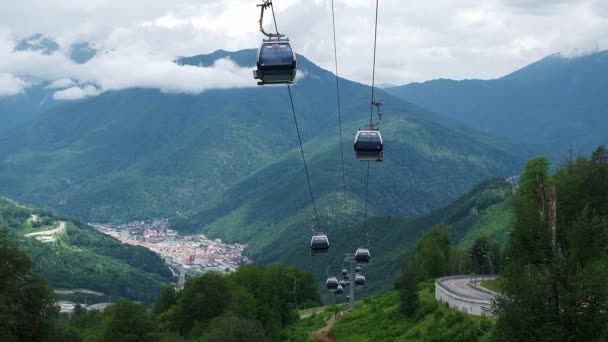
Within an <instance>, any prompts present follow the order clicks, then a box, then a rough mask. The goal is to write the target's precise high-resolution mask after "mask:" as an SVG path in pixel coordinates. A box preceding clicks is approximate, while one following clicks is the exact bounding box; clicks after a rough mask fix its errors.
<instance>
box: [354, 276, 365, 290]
mask: <svg viewBox="0 0 608 342" xmlns="http://www.w3.org/2000/svg"><path fill="white" fill-rule="evenodd" d="M364 286H365V276H364V275H361V274H357V276H356V277H355V287H364Z"/></svg>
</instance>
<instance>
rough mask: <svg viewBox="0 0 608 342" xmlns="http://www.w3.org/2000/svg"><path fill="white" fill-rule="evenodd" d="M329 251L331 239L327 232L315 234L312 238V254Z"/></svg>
mask: <svg viewBox="0 0 608 342" xmlns="http://www.w3.org/2000/svg"><path fill="white" fill-rule="evenodd" d="M328 252H329V239H328V238H327V235H325V234H315V235H313V237H312V239H310V253H311V254H312V255H323V254H327V253H328Z"/></svg>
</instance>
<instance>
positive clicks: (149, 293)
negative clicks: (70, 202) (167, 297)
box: [0, 199, 172, 303]
mask: <svg viewBox="0 0 608 342" xmlns="http://www.w3.org/2000/svg"><path fill="white" fill-rule="evenodd" d="M32 214H35V215H37V216H38V219H39V220H40V221H44V222H45V223H46V224H45V225H41V226H35V227H34V226H33V221H32V219H31V215H32ZM60 221H64V222H66V230H65V232H63V233H61V234H58V235H57V241H56V242H55V243H42V242H40V241H38V240H36V239H34V238H32V237H25V236H24V235H25V234H27V233H31V232H36V231H45V230H49V229H52V228H54V227H57V226H58V224H59V222H60ZM0 228H8V229H9V230H10V231H11V232H12V233H13V235H14V237H15V239H16V240H17V241H18V243H19V245H20V246H21V248H22V249H23V250H24V251H25V252H27V253H28V254H29V255H30V256H31V257H32V259H33V260H34V271H35V272H37V273H39V274H40V275H42V276H43V277H44V278H46V279H47V280H48V281H49V282H50V283H51V285H52V286H53V287H55V288H68V289H70V288H85V289H90V290H94V291H99V292H102V293H104V294H106V295H108V296H112V297H124V298H129V299H133V300H138V301H142V302H145V303H151V302H153V301H154V300H155V299H156V296H157V295H158V293H159V292H160V289H161V288H162V286H164V285H165V284H167V283H168V282H169V281H171V280H172V277H171V272H170V271H169V270H168V269H167V267H166V266H165V264H164V261H163V260H162V259H161V258H160V257H159V256H158V255H156V254H154V253H152V252H150V251H149V250H147V249H145V248H142V247H133V246H129V245H125V244H122V243H120V242H119V241H117V240H116V239H114V238H111V237H108V236H106V235H103V234H101V233H99V232H97V231H95V230H93V229H91V228H89V227H87V226H86V225H83V224H82V223H80V222H76V221H72V220H70V219H67V218H64V217H59V216H57V215H55V214H53V213H50V212H48V211H43V210H39V209H32V208H27V207H23V206H18V205H17V204H15V203H14V202H9V201H6V200H3V199H0Z"/></svg>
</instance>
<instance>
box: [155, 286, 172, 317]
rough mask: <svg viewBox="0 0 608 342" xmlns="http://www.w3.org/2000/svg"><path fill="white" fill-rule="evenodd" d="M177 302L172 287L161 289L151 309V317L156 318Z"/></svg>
mask: <svg viewBox="0 0 608 342" xmlns="http://www.w3.org/2000/svg"><path fill="white" fill-rule="evenodd" d="M176 302H177V291H176V290H175V287H174V286H173V285H167V286H165V287H164V288H163V290H162V291H161V293H160V296H158V299H157V300H156V302H155V303H154V307H153V308H152V316H153V317H158V316H159V315H160V314H162V313H164V312H166V311H167V310H169V309H170V308H171V307H172V306H173V305H175V303H176Z"/></svg>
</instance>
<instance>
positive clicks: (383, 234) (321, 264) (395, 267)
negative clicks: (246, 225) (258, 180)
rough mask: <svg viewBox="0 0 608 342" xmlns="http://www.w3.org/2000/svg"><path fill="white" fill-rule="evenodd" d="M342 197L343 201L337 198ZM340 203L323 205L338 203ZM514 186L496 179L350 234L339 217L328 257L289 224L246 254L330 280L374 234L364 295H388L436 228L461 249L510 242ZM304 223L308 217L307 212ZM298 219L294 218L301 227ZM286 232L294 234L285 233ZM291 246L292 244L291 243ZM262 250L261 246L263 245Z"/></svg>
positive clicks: (302, 231)
mask: <svg viewBox="0 0 608 342" xmlns="http://www.w3.org/2000/svg"><path fill="white" fill-rule="evenodd" d="M336 198H337V197H336ZM336 198H326V199H323V201H328V202H336ZM510 201H511V186H510V185H509V184H508V183H507V182H506V181H505V180H504V179H499V178H497V179H491V180H487V181H485V182H482V183H480V184H478V185H477V186H475V187H474V188H473V189H471V190H470V191H469V192H468V193H466V194H465V195H463V196H461V197H460V198H458V199H457V200H455V201H454V202H452V203H450V204H449V205H447V206H445V207H443V208H440V209H436V210H433V211H431V212H429V213H428V214H425V215H420V216H415V217H410V218H408V217H398V216H394V217H373V218H371V219H370V220H369V221H368V223H367V225H363V224H357V225H354V226H351V227H349V228H347V229H342V228H341V226H339V225H340V223H341V221H340V220H342V217H341V216H339V214H337V213H333V214H334V217H333V222H335V224H336V228H334V230H332V233H331V234H330V235H329V238H330V242H331V243H332V246H331V248H330V252H329V255H328V256H327V257H312V256H310V255H309V252H308V249H307V243H309V240H310V233H309V231H307V230H306V228H308V227H309V226H306V227H302V226H301V227H300V228H299V229H298V227H297V226H296V225H293V226H289V225H288V223H289V221H286V222H287V223H285V224H284V225H281V224H279V225H275V226H271V227H268V229H267V230H264V231H263V233H262V234H260V235H258V236H253V237H252V241H253V242H252V244H253V245H252V246H251V248H250V249H248V250H246V251H249V253H252V254H253V257H254V259H255V260H256V261H257V262H260V263H269V262H272V261H273V260H277V259H280V260H283V262H285V263H288V264H293V265H296V266H299V267H302V268H304V269H310V270H314V271H315V272H316V276H317V278H318V279H324V277H325V272H326V265H327V266H329V268H330V271H331V272H334V273H337V272H339V271H340V270H341V269H342V268H343V264H342V260H343V253H345V252H350V253H353V252H354V251H355V250H356V249H357V248H358V247H360V246H361V245H366V243H367V238H366V236H368V235H369V242H370V243H369V248H370V251H371V253H372V257H373V262H372V264H370V266H369V267H368V269H367V270H366V275H367V276H368V280H369V281H368V285H367V286H366V287H365V289H363V290H361V293H362V294H369V293H374V292H378V291H385V290H388V289H390V288H392V286H393V279H394V278H395V277H396V276H397V274H398V272H399V270H400V267H401V265H402V262H403V257H404V256H405V255H406V254H407V253H408V252H409V251H410V250H412V248H413V247H414V245H415V242H416V240H417V239H418V238H419V237H420V236H421V235H422V234H423V233H424V232H426V231H428V230H429V229H431V228H432V227H434V226H438V225H446V226H447V227H448V233H449V234H450V235H451V238H452V240H453V241H454V242H455V244H458V245H460V246H461V247H470V245H471V244H472V243H473V241H474V240H475V238H476V237H478V236H482V235H483V236H486V237H489V238H490V239H492V240H494V241H499V242H502V243H504V242H505V241H506V238H507V236H508V233H509V230H510V228H511V225H512V222H511V220H512V215H513V214H512V209H511V206H510ZM300 215H302V216H303V217H302V218H301V219H302V220H304V219H305V218H307V216H306V213H301V214H300ZM298 219H299V218H298V216H296V217H294V218H292V219H291V220H292V221H291V222H296V221H297V220H298ZM282 227H287V228H292V229H281V228H282ZM268 236H273V237H274V240H273V242H271V243H270V244H268V245H267V247H259V245H258V244H255V241H258V239H264V238H266V239H268V240H270V238H269V237H268ZM286 241H290V242H289V243H287V242H286ZM260 245H261V244H260ZM294 245H297V246H298V247H297V248H294V247H293V246H294Z"/></svg>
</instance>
